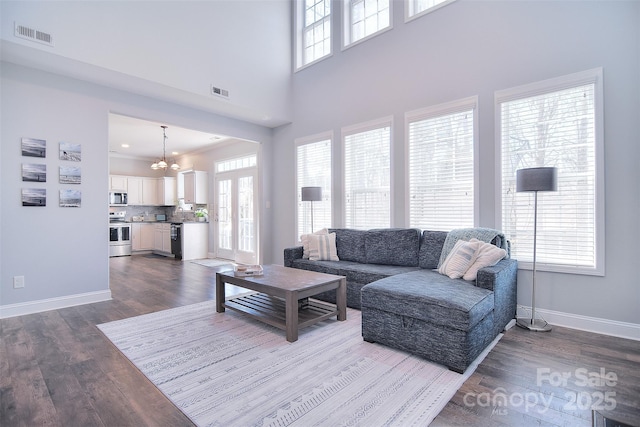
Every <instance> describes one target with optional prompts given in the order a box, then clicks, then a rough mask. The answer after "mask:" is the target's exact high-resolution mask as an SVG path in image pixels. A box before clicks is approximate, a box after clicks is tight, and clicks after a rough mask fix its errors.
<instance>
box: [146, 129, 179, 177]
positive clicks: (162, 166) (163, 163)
mask: <svg viewBox="0 0 640 427" xmlns="http://www.w3.org/2000/svg"><path fill="white" fill-rule="evenodd" d="M160 127H161V128H162V135H163V138H162V160H160V161H158V162H153V164H152V165H151V169H153V170H156V169H166V168H167V167H168V166H169V164H168V163H167V158H166V155H167V126H165V125H161V126H160ZM171 169H173V170H174V171H175V170H178V169H180V165H178V164H177V163H176V162H175V161H174V162H173V164H172V165H171Z"/></svg>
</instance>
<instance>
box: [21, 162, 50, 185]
mask: <svg viewBox="0 0 640 427" xmlns="http://www.w3.org/2000/svg"><path fill="white" fill-rule="evenodd" d="M22 181H24V182H47V165H45V164H44V163H23V164H22Z"/></svg>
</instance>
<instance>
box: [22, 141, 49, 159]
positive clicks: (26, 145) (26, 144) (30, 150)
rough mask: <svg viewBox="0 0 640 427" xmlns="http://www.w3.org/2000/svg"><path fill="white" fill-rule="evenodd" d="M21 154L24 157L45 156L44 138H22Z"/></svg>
mask: <svg viewBox="0 0 640 427" xmlns="http://www.w3.org/2000/svg"><path fill="white" fill-rule="evenodd" d="M22 155H23V156H26V157H41V158H44V157H47V141H46V140H45V139H35V138H22Z"/></svg>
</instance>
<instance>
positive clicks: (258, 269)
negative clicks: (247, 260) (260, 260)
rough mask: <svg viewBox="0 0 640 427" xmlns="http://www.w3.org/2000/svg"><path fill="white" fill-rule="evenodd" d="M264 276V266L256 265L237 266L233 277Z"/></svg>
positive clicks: (234, 268)
mask: <svg viewBox="0 0 640 427" xmlns="http://www.w3.org/2000/svg"><path fill="white" fill-rule="evenodd" d="M263 274H264V272H263V270H262V266H261V265H259V264H256V265H236V266H234V267H233V275H234V276H236V277H247V276H262V275H263Z"/></svg>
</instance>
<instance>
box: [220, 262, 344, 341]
mask: <svg viewBox="0 0 640 427" xmlns="http://www.w3.org/2000/svg"><path fill="white" fill-rule="evenodd" d="M263 271H264V274H263V275H261V276H247V277H236V276H234V272H233V271H222V272H219V273H216V311H217V312H218V313H223V312H224V311H225V308H229V309H232V310H235V311H239V312H242V313H245V314H248V315H249V316H251V317H253V318H255V319H258V320H260V321H262V322H265V323H268V324H269V325H272V326H275V327H277V328H280V329H284V330H285V331H286V334H287V341H289V342H294V341H296V340H297V339H298V329H300V328H304V327H305V326H309V325H313V324H314V323H317V322H321V321H323V320H325V319H329V318H331V317H333V316H337V318H338V320H347V279H346V278H345V277H343V276H335V275H333V274H325V273H316V272H315V271H307V270H300V269H297V268H289V267H283V266H280V265H265V266H263ZM225 283H230V284H232V285H236V286H240V287H242V288H246V289H250V290H252V291H256V292H258V293H257V294H251V295H245V296H240V297H237V298H230V299H229V300H225V289H224V288H225V286H224V284H225ZM332 289H335V290H336V304H330V303H326V302H323V301H319V300H314V299H309V297H311V296H313V295H317V294H319V293H321V292H324V291H330V290H332Z"/></svg>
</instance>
